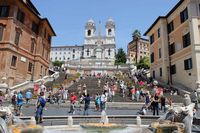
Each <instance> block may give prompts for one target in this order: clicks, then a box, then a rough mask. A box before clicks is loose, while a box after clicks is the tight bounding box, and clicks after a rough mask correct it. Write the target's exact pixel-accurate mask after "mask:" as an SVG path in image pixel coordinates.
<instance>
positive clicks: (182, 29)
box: [145, 0, 200, 89]
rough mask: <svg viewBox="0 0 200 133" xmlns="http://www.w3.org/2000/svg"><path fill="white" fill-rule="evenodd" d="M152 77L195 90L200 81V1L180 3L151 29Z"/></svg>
mask: <svg viewBox="0 0 200 133" xmlns="http://www.w3.org/2000/svg"><path fill="white" fill-rule="evenodd" d="M145 35H148V36H149V37H150V45H151V46H150V57H151V75H152V77H154V78H156V79H158V80H161V81H164V82H166V83H169V84H172V85H182V86H185V87H187V88H188V89H189V88H190V89H195V88H196V86H197V83H199V82H200V52H199V51H200V47H199V46H200V1H199V0H180V1H179V2H178V3H177V4H176V6H175V7H174V8H173V9H172V10H171V11H170V12H169V13H168V14H167V15H166V16H160V17H158V18H157V20H156V21H155V22H154V23H153V24H152V25H151V27H150V28H149V29H148V30H147V32H146V33H145Z"/></svg>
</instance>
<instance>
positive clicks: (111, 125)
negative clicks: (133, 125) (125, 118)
mask: <svg viewBox="0 0 200 133" xmlns="http://www.w3.org/2000/svg"><path fill="white" fill-rule="evenodd" d="M80 126H81V127H82V128H84V129H93V128H95V129H98V128H104V129H122V128H126V127H127V126H126V125H121V124H114V123H105V124H104V123H83V124H80Z"/></svg>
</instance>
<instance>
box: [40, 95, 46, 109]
mask: <svg viewBox="0 0 200 133" xmlns="http://www.w3.org/2000/svg"><path fill="white" fill-rule="evenodd" d="M39 102H40V105H41V106H42V107H43V108H44V107H45V105H46V100H45V99H44V98H42V97H40V98H39Z"/></svg>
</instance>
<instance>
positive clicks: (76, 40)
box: [32, 0, 179, 50]
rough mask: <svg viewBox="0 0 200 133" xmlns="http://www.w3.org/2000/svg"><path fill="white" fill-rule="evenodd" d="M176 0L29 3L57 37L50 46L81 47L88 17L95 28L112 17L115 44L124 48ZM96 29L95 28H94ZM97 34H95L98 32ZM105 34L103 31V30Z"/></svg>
mask: <svg viewBox="0 0 200 133" xmlns="http://www.w3.org/2000/svg"><path fill="white" fill-rule="evenodd" d="M178 1H179V0H32V2H33V3H34V5H35V6H36V8H37V9H38V10H39V12H40V14H41V16H42V17H47V18H48V19H49V21H50V23H51V25H52V27H53V28H54V30H55V32H56V34H57V36H56V37H54V38H53V41H52V45H53V46H58V45H75V44H77V45H82V44H83V43H84V32H85V31H84V30H85V28H84V26H85V24H86V22H87V20H89V19H90V18H92V19H93V20H94V21H95V22H96V25H98V22H99V21H101V24H102V28H104V27H105V23H106V20H107V19H108V18H110V17H111V18H113V20H114V21H115V23H116V45H117V47H118V48H120V47H122V48H124V49H125V50H126V49H127V48H126V47H127V44H128V42H130V41H131V39H132V37H131V34H132V32H133V31H134V30H135V29H138V30H140V31H141V33H142V34H143V33H144V32H145V31H146V30H147V29H148V28H149V27H150V25H151V24H152V23H153V22H154V21H155V19H156V18H157V17H158V16H162V15H166V14H167V13H168V12H169V11H170V10H171V9H172V8H173V7H174V5H175V4H176V3H177V2H178ZM97 29H98V28H97ZM97 33H98V32H97ZM102 34H105V29H103V30H102Z"/></svg>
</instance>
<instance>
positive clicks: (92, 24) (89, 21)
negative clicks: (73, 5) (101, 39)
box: [85, 19, 95, 29]
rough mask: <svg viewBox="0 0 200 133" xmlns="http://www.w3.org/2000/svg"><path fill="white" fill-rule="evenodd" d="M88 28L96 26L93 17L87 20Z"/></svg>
mask: <svg viewBox="0 0 200 133" xmlns="http://www.w3.org/2000/svg"><path fill="white" fill-rule="evenodd" d="M85 27H86V29H91V28H92V29H93V28H95V23H94V20H93V19H89V20H88V21H87V23H86V26H85Z"/></svg>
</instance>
